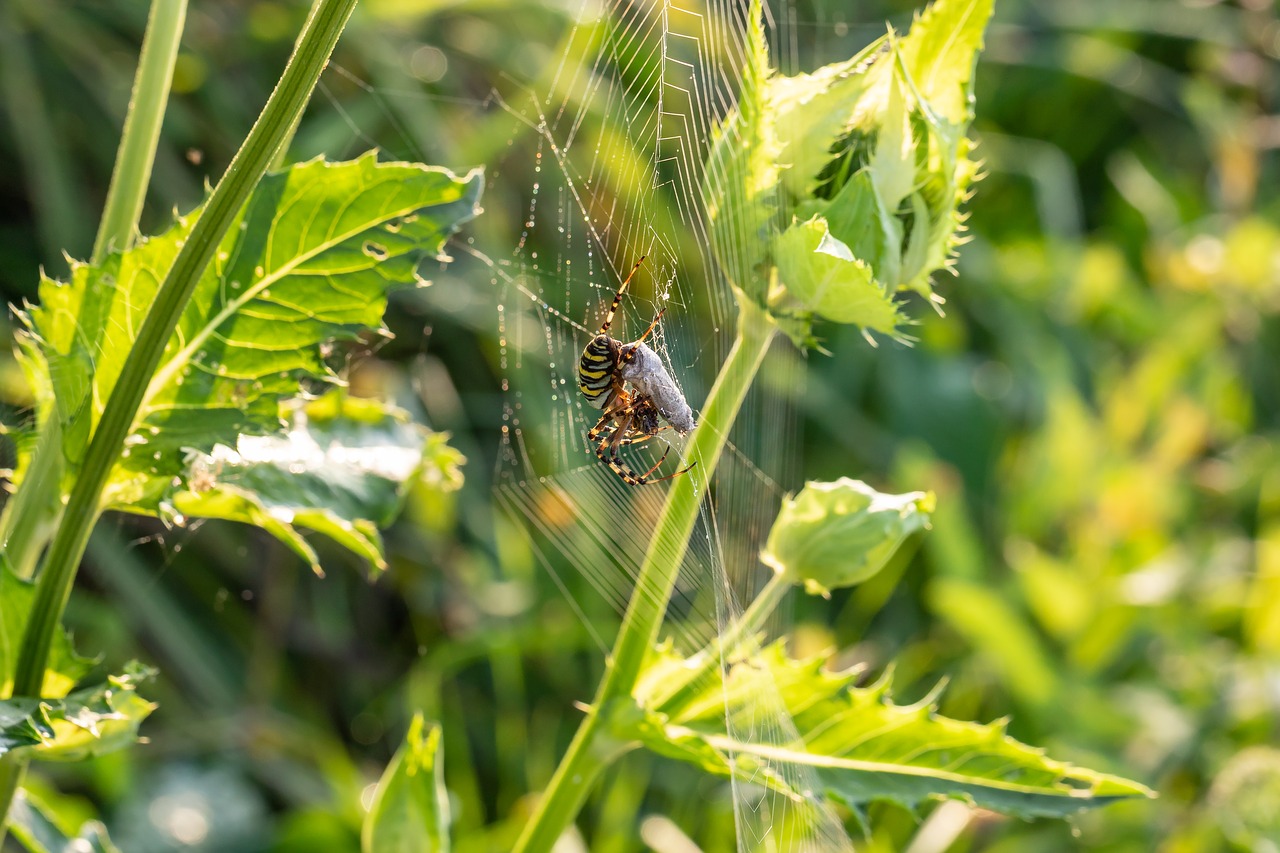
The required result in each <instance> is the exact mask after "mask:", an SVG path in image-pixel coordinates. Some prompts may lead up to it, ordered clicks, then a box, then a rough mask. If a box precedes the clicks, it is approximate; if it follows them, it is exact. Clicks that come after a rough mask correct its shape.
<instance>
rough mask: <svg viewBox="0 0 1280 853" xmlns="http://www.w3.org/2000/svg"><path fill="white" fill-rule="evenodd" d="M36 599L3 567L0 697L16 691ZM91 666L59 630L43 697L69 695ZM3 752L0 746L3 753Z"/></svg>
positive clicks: (28, 586) (32, 587) (0, 586)
mask: <svg viewBox="0 0 1280 853" xmlns="http://www.w3.org/2000/svg"><path fill="white" fill-rule="evenodd" d="M35 595H36V588H35V585H34V584H32V583H29V582H27V581H25V580H23V579H21V578H19V577H18V576H17V575H15V574H14V573H13V572H12V571H10V570H9V569H8V568H7V567H4V566H0V696H8V695H9V694H10V692H11V691H12V690H13V673H14V669H15V667H16V666H17V663H18V648H19V646H21V644H22V634H23V632H24V631H25V630H26V626H27V619H28V616H29V615H30V613H31V605H32V602H34V601H35ZM92 666H93V661H92V660H91V659H89V658H85V657H81V656H80V655H77V654H76V652H75V649H74V648H73V647H72V645H71V637H70V635H69V634H68V633H67V632H66V631H65V630H63V629H61V628H59V629H57V630H56V631H54V634H53V645H52V648H51V649H50V652H49V664H48V666H47V668H46V669H45V673H44V684H43V685H42V686H41V688H40V694H41V696H44V697H46V698H53V699H57V698H60V697H62V696H65V695H67V691H69V690H70V689H71V688H72V687H74V686H75V685H76V682H78V681H79V680H80V679H81V678H83V677H84V676H85V674H86V673H87V672H88V671H89V668H90V667H92ZM0 716H4V712H0ZM4 748H5V747H4V745H3V743H2V742H0V751H3V750H4Z"/></svg>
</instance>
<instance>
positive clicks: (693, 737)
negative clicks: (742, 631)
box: [620, 642, 1150, 817]
mask: <svg viewBox="0 0 1280 853" xmlns="http://www.w3.org/2000/svg"><path fill="white" fill-rule="evenodd" d="M688 666H689V662H688V661H686V660H684V659H683V658H681V657H680V656H679V655H678V654H676V653H675V652H673V651H672V650H671V649H670V648H663V649H660V650H658V651H657V653H656V654H655V656H654V658H653V659H652V660H651V663H650V666H649V669H648V670H647V671H646V673H645V676H644V679H642V681H641V683H640V684H639V686H638V687H637V689H636V692H635V694H634V695H635V697H636V699H637V701H638V702H639V703H640V705H641V706H642V707H644V708H645V711H646V712H647V713H646V716H645V719H644V720H643V722H641V723H640V724H637V725H635V726H634V728H633V729H632V730H630V731H626V732H620V734H621V735H623V736H626V737H635V738H637V739H639V740H641V741H642V742H643V743H644V744H645V746H647V747H648V748H650V749H652V750H654V751H655V752H659V753H661V754H664V755H669V756H672V757H675V758H679V759H681V760H684V761H688V762H690V763H693V764H695V765H698V766H700V767H702V768H703V769H705V770H707V771H710V772H712V773H715V774H718V775H722V776H728V775H730V774H736V775H737V776H738V777H739V778H742V779H747V780H752V781H755V782H757V783H760V784H765V785H768V786H769V787H770V788H772V789H773V790H775V791H777V792H778V793H780V794H783V795H785V796H788V797H791V798H793V799H795V800H797V801H803V800H805V799H806V795H807V794H808V793H809V792H805V791H801V790H796V789H795V788H794V786H793V785H792V784H791V782H790V779H791V778H792V776H791V775H790V774H789V773H788V772H787V769H788V767H789V766H791V765H797V766H801V767H804V768H806V769H807V770H808V771H811V772H812V774H815V775H816V777H817V779H818V781H819V784H820V787H821V790H822V792H823V793H824V794H825V795H826V796H827V797H829V798H833V799H835V800H838V801H841V802H843V803H845V804H848V805H850V806H856V805H859V804H862V803H868V802H871V801H875V800H889V801H893V802H895V803H898V804H900V805H902V806H904V807H907V808H915V807H917V806H919V805H920V804H921V803H923V802H925V801H927V800H930V799H937V798H957V799H962V800H965V801H967V802H970V803H972V804H974V805H976V806H979V807H982V808H987V809H991V810H993V811H998V812H1002V813H1004V814H1009V815H1016V816H1022V817H1040V816H1063V815H1068V814H1072V813H1074V812H1077V811H1080V810H1081V809H1087V808H1093V807H1096V806H1101V805H1105V804H1107V803H1109V802H1113V801H1115V800H1119V799H1126V798H1133V797H1144V796H1150V792H1149V791H1148V790H1147V789H1146V788H1145V787H1143V786H1142V785H1139V784H1137V783H1136V782H1131V781H1129V780H1127V779H1122V778H1119V777H1116V776H1110V775H1107V774H1104V773H1097V772H1094V771H1092V770H1086V769H1084V768H1080V767H1075V766H1072V765H1070V764H1066V763H1063V762H1060V761H1054V760H1053V759H1051V758H1048V757H1047V756H1046V755H1045V754H1044V752H1043V751H1042V750H1039V749H1035V748H1033V747H1029V746H1026V745H1025V744H1022V743H1019V742H1017V741H1015V740H1014V739H1013V738H1010V737H1009V736H1008V735H1007V734H1006V733H1005V728H1004V723H1003V722H1002V721H998V722H995V723H991V724H989V725H980V724H977V723H967V722H961V721H958V720H952V719H948V718H946V717H942V716H939V715H938V714H937V712H936V709H935V707H934V705H933V704H932V701H931V700H929V701H926V702H922V703H919V704H916V705H909V706H903V705H895V704H893V702H892V701H891V700H890V698H889V683H888V680H887V679H886V680H884V681H882V682H880V683H878V684H876V685H874V686H872V687H867V688H859V687H856V686H854V683H855V680H856V678H857V673H856V672H840V673H831V672H825V671H823V669H822V660H821V659H820V658H813V659H810V660H800V661H797V660H792V659H790V658H788V657H787V655H786V652H785V650H784V647H783V644H782V643H781V642H779V643H776V644H774V645H771V646H769V647H768V648H765V649H763V650H762V651H759V652H758V653H756V654H753V655H750V656H749V657H746V658H742V659H739V660H737V661H736V662H734V663H733V664H732V666H731V667H730V669H729V673H728V676H727V679H726V680H725V681H723V682H722V681H721V680H720V679H719V678H718V677H717V678H714V679H707V680H706V683H704V684H700V685H699V689H697V690H695V691H682V692H681V693H679V694H677V696H678V697H679V705H678V706H668V707H662V706H661V705H658V704H656V703H657V702H658V701H659V700H655V699H654V698H653V697H655V696H659V695H664V690H663V685H664V683H665V682H667V681H668V680H670V679H671V678H678V677H679V674H680V673H681V672H683V671H687V669H688ZM771 696H772V697H775V699H776V702H777V710H776V711H775V712H773V713H775V714H776V716H777V717H782V715H783V713H784V712H785V714H786V715H787V716H789V718H790V719H791V720H792V721H793V722H794V726H795V729H794V730H792V731H793V736H792V737H791V738H790V739H779V738H769V737H762V738H760V739H759V740H755V741H752V740H748V739H744V738H743V734H742V733H744V732H753V731H755V732H760V731H765V730H766V729H767V728H768V721H767V720H766V721H763V722H762V721H761V720H760V707H759V706H760V703H761V701H762V698H767V697H771ZM744 719H745V722H744ZM774 726H775V728H781V730H783V731H784V732H785V731H787V729H785V728H784V727H780V726H779V725H778V723H777V721H776V720H775V721H774ZM731 731H732V732H734V734H735V736H736V737H730V735H729V733H730V732H731Z"/></svg>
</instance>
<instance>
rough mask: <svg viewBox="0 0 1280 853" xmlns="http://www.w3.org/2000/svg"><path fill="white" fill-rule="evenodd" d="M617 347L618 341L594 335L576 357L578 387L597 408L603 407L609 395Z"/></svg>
mask: <svg viewBox="0 0 1280 853" xmlns="http://www.w3.org/2000/svg"><path fill="white" fill-rule="evenodd" d="M618 349H619V345H618V342H617V341H615V340H613V339H612V338H610V337H609V336H608V335H596V336H595V337H594V338H592V339H591V343H589V344H587V348H586V349H584V350H583V351H582V358H580V359H578V389H579V390H581V391H582V394H583V396H584V397H586V398H587V402H588V403H590V404H591V405H593V406H595V407H596V408H597V409H603V408H604V404H605V401H606V400H607V399H608V397H609V388H610V387H611V386H612V385H613V374H614V370H615V369H616V368H617V365H618Z"/></svg>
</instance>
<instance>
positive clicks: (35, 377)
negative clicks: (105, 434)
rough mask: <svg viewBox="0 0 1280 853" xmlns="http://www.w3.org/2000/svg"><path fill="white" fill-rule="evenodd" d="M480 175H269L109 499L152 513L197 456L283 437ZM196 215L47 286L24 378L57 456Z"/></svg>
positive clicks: (382, 170)
mask: <svg viewBox="0 0 1280 853" xmlns="http://www.w3.org/2000/svg"><path fill="white" fill-rule="evenodd" d="M480 185H481V177H480V174H479V173H478V172H473V173H471V174H469V175H467V176H465V177H463V178H457V177H455V176H454V175H453V174H452V173H450V172H448V171H446V170H443V169H437V168H432V167H427V166H422V165H418V164H410V163H378V162H377V160H376V158H375V157H374V155H372V154H369V155H366V156H364V157H361V158H360V159H358V160H355V161H351V162H346V163H328V162H324V161H320V160H316V161H312V162H309V163H304V164H300V165H297V166H293V167H291V168H289V169H287V170H285V171H283V172H279V173H276V174H273V175H268V176H267V177H266V178H264V179H263V181H262V182H261V183H260V184H259V186H258V187H257V188H256V190H255V191H254V194H253V195H252V196H251V198H250V200H249V202H248V203H247V204H246V206H245V208H244V210H243V211H241V214H240V219H239V222H238V223H237V224H238V227H232V228H231V229H230V230H229V231H228V233H227V236H226V237H225V238H224V240H223V242H222V244H221V245H220V246H219V248H218V250H217V253H216V254H215V258H214V261H213V263H212V264H210V266H209V267H208V269H207V270H206V271H205V273H204V276H203V277H202V278H201V280H200V283H199V284H198V286H197V288H196V291H195V293H194V295H193V297H192V299H191V301H190V303H189V304H188V306H187V308H186V310H185V311H184V313H183V315H182V318H181V320H180V321H179V324H178V327H177V329H176V330H175V331H174V335H173V338H172V339H171V340H170V342H169V344H168V346H167V348H166V350H165V353H164V357H163V359H162V360H161V363H160V366H159V369H158V371H157V373H156V374H155V376H154V377H153V379H152V381H151V384H150V385H149V387H148V388H147V392H146V396H145V398H144V400H143V403H142V406H141V408H140V409H139V411H138V415H137V419H136V422H135V429H134V431H133V433H132V434H131V435H130V436H129V437H128V438H127V439H126V448H125V451H124V456H123V458H122V459H121V461H120V463H119V464H118V465H117V466H116V469H115V470H114V472H113V474H112V476H111V479H110V481H109V483H108V486H107V489H106V491H105V492H104V504H105V505H106V506H108V507H118V508H127V509H132V510H134V511H150V512H155V511H157V505H158V501H159V499H160V497H161V496H162V495H163V494H164V493H165V492H166V491H167V490H168V489H169V487H170V485H171V482H172V480H173V478H174V477H175V476H178V475H179V474H181V473H182V472H183V469H184V464H185V460H186V457H187V455H188V453H189V452H190V450H191V449H196V450H199V451H203V452H205V453H208V452H210V451H212V449H213V448H214V446H215V445H217V444H223V445H226V446H229V447H233V446H235V444H236V441H237V439H238V438H239V436H240V435H265V434H271V433H275V432H277V431H279V430H280V428H281V426H282V424H281V402H282V401H283V400H285V399H288V398H290V397H293V396H296V395H297V394H298V390H299V383H300V382H302V381H304V380H314V381H321V382H323V381H329V380H332V379H333V378H334V377H333V372H332V370H331V369H330V367H329V366H328V364H327V360H326V358H327V355H328V347H329V346H330V345H331V342H333V341H341V340H352V339H355V338H356V337H358V336H360V335H362V334H367V333H369V332H370V331H373V330H378V329H380V327H381V323H382V314H383V311H384V309H385V307H386V297H387V292H388V291H389V290H390V289H391V288H393V287H396V286H403V285H409V284H413V283H414V282H415V281H419V280H420V279H419V275H418V267H419V264H420V263H422V262H423V261H424V260H427V259H430V258H432V257H435V256H437V255H438V254H439V252H440V251H441V249H442V247H443V244H444V240H445V239H446V238H447V237H448V236H449V235H450V234H451V233H453V231H455V230H456V229H457V227H458V226H459V225H460V224H461V223H462V222H464V221H466V220H467V219H470V218H471V217H472V216H474V215H475V213H476V210H477V208H476V203H477V200H478V198H479V192H480ZM198 216H199V210H197V211H195V212H193V213H191V214H189V215H187V216H185V217H180V218H179V220H178V222H177V224H176V225H174V227H173V228H171V229H170V230H169V231H167V232H165V233H163V234H161V235H159V236H157V237H153V238H151V239H149V240H146V241H144V242H142V243H140V244H139V245H138V246H137V247H135V248H133V249H130V250H129V251H127V252H124V253H116V254H113V255H111V256H110V257H109V258H108V259H107V260H106V261H105V262H104V263H103V264H101V265H99V266H90V265H87V264H83V263H77V264H74V265H73V268H72V273H71V280H70V281H69V282H68V283H60V282H56V281H53V280H50V279H45V280H43V281H42V282H41V285H40V304H39V305H38V306H36V307H31V308H29V309H28V311H27V312H26V314H25V322H26V325H27V330H28V333H27V335H26V338H25V347H26V359H25V362H26V364H27V365H28V370H29V375H30V376H31V378H32V381H33V383H34V384H36V385H37V386H38V387H41V386H43V387H41V396H43V397H46V398H47V397H48V396H49V392H48V390H46V389H52V397H53V398H54V400H55V403H54V405H53V406H52V409H53V411H54V412H55V413H56V414H55V416H56V417H59V418H60V419H61V420H62V422H63V424H64V428H65V429H64V437H63V446H64V451H65V455H66V457H67V458H68V459H69V460H71V462H72V463H73V465H72V470H70V471H69V472H68V474H69V475H73V474H74V465H75V463H77V462H78V461H79V460H80V459H81V458H82V456H83V454H84V450H85V447H86V444H87V440H88V438H89V435H90V433H91V431H92V429H93V427H94V426H95V425H96V423H97V420H98V418H99V417H100V415H101V412H102V408H103V405H104V404H105V402H106V400H107V397H108V396H109V394H110V392H111V389H112V387H113V386H114V383H115V381H116V377H117V376H118V375H119V373H120V369H121V367H122V365H123V363H124V358H125V356H126V354H127V352H128V349H129V347H130V345H131V344H132V342H133V338H134V336H135V334H136V332H137V330H138V327H139V325H140V324H141V322H142V319H143V316H144V314H145V312H146V310H147V308H148V306H149V305H150V303H151V300H152V297H153V296H154V294H155V291H156V288H157V286H158V284H159V282H160V281H161V279H163V277H164V274H165V271H166V270H167V269H168V267H169V266H170V265H171V263H172V261H173V259H174V257H175V256H176V254H177V252H178V250H179V249H180V247H181V245H182V242H183V240H185V239H186V237H187V235H188V234H189V233H190V231H191V228H192V227H193V225H194V223H195V220H196V219H197V217H198Z"/></svg>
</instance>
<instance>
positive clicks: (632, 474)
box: [601, 432, 698, 486]
mask: <svg viewBox="0 0 1280 853" xmlns="http://www.w3.org/2000/svg"><path fill="white" fill-rule="evenodd" d="M651 438H656V434H643V435H641V437H639V438H636V437H635V435H634V432H633V434H632V435H630V436H623V438H621V439H616V436H615V439H616V440H615V441H614V442H611V450H612V454H611V456H610V458H609V460H607V461H606V464H607V465H608V466H609V467H610V468H611V469H612V470H613V471H614V473H616V474H617V475H618V476H619V477H621V478H622V479H623V481H624V482H626V483H628V484H629V485H632V486H644V485H647V484H649V483H661V482H662V481H663V480H670V479H671V478H673V477H678V476H680V475H681V474H685V473H687V472H688V471H689V469H690V468H693V467H694V466H695V465H697V464H698V463H697V462H692V463H690V464H689V465H687V466H685V467H684V468H681V469H680V470H679V471H675V472H674V473H671V474H668V475H667V476H665V477H657V478H655V479H652V480H651V479H649V477H650V476H651V475H652V474H653V472H654V471H657V470H658V469H659V468H661V467H662V463H663V462H665V461H666V459H667V454H668V453H670V452H671V445H670V444H667V442H665V441H663V442H662V443H663V444H666V445H667V449H666V450H664V451H662V457H661V458H660V459H658V461H657V462H655V463H654V464H653V467H652V468H650V469H649V470H648V471H645V472H644V473H643V474H639V473H637V472H636V471H635V469H633V468H632V467H631V466H630V465H628V464H627V463H626V462H625V461H623V459H622V456H621V455H620V454H619V453H618V447H619V446H621V445H624V444H639V443H640V442H642V441H648V440H649V439H651ZM601 444H602V445H603V444H604V442H601Z"/></svg>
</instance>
